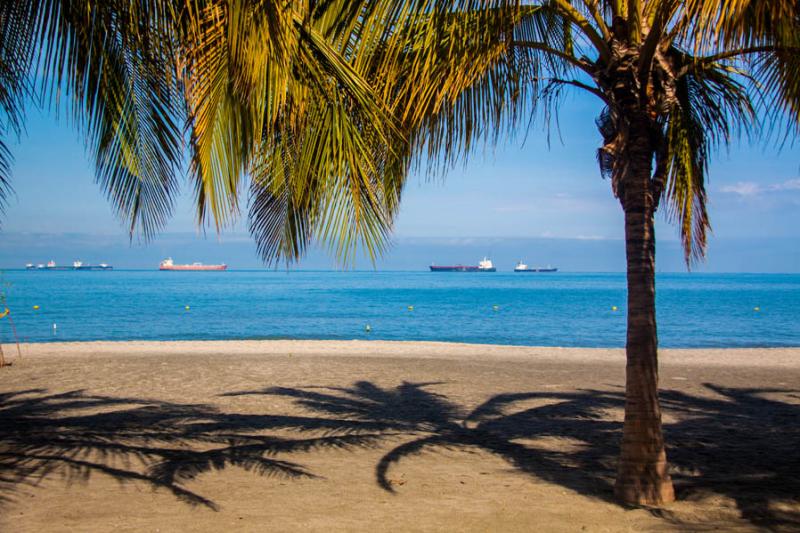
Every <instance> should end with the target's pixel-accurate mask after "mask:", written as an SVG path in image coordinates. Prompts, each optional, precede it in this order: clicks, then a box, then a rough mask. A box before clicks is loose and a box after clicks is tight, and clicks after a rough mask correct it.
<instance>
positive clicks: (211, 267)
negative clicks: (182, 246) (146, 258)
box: [158, 265, 228, 272]
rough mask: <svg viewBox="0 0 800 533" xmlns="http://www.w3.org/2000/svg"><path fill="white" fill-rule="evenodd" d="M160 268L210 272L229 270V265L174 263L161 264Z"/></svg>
mask: <svg viewBox="0 0 800 533" xmlns="http://www.w3.org/2000/svg"><path fill="white" fill-rule="evenodd" d="M158 269H159V270H167V271H170V270H171V271H178V272H209V271H212V272H213V271H220V270H227V269H228V265H172V266H160V267H158Z"/></svg>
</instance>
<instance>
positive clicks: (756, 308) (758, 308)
mask: <svg viewBox="0 0 800 533" xmlns="http://www.w3.org/2000/svg"><path fill="white" fill-rule="evenodd" d="M753 311H755V312H759V311H761V308H760V307H754V308H753Z"/></svg>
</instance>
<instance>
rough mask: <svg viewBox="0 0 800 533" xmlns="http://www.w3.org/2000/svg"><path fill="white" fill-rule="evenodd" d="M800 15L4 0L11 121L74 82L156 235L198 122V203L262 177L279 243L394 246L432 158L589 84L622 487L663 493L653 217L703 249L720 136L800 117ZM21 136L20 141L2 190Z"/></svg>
mask: <svg viewBox="0 0 800 533" xmlns="http://www.w3.org/2000/svg"><path fill="white" fill-rule="evenodd" d="M799 13H800V7H799V6H798V5H797V4H796V2H794V1H790V0H774V1H770V2H763V1H761V0H728V1H724V2H723V1H719V0H687V1H679V0H541V1H531V2H525V3H524V4H522V3H521V2H518V1H514V0H492V1H480V2H479V1H475V0H398V1H390V0H362V1H349V0H328V1H325V2H320V1H317V0H303V1H298V2H282V1H278V0H226V1H219V2H215V1H211V0H141V1H139V2H135V3H132V2H121V1H120V2H117V1H101V0H37V1H30V2H23V1H21V0H20V1H18V2H4V3H2V4H1V5H0V119H2V120H0V126H2V131H3V132H10V133H12V134H13V133H14V132H18V131H19V130H20V128H21V124H22V119H23V113H22V111H23V108H24V104H25V101H26V99H27V98H29V97H31V96H35V97H39V98H42V99H44V100H46V101H50V102H53V104H54V105H55V106H59V105H60V101H61V100H60V99H61V98H62V97H63V96H66V97H67V98H65V99H64V100H66V101H67V102H68V103H69V109H70V110H71V113H72V115H73V118H74V120H75V122H76V123H77V124H78V125H79V126H82V127H83V128H84V130H85V132H86V134H87V139H88V141H89V143H88V144H89V146H90V147H91V149H92V151H93V153H94V156H95V159H96V167H97V177H98V181H99V183H100V184H101V186H102V188H103V190H104V191H105V192H106V194H107V195H108V196H109V198H110V200H111V201H112V203H113V205H114V206H115V207H116V208H117V210H118V212H119V214H120V217H121V218H122V219H123V220H124V221H126V223H127V224H128V227H129V229H130V231H131V234H133V233H134V232H137V231H138V232H140V233H141V234H143V235H144V236H145V237H148V236H150V235H152V234H153V233H154V232H156V231H157V230H158V229H159V228H160V227H161V226H162V225H163V223H164V221H165V220H166V218H167V217H168V216H169V214H170V211H171V208H172V202H173V198H174V195H175V192H176V189H177V182H178V176H179V174H180V170H181V162H182V158H183V153H184V149H183V148H184V141H186V143H185V144H186V145H188V152H189V159H190V161H191V165H190V169H189V171H190V175H191V177H192V179H193V181H194V183H195V185H196V187H195V189H196V197H197V208H198V220H199V221H200V223H205V221H207V220H212V221H213V223H214V224H215V225H216V227H217V228H220V227H223V226H225V225H226V224H227V223H229V222H230V221H231V220H233V219H234V218H235V217H236V216H237V215H238V213H239V200H240V195H241V189H242V188H243V184H244V183H246V181H245V179H248V180H249V183H250V228H251V232H252V233H253V235H254V237H255V239H256V242H257V244H258V248H259V251H260V253H261V254H262V256H263V257H264V259H265V260H267V261H280V260H285V261H292V260H295V259H298V258H299V257H301V256H302V254H303V253H304V251H305V249H306V247H307V246H308V244H309V243H310V242H312V241H314V240H320V241H323V242H327V243H328V244H329V245H330V247H331V250H332V251H333V252H334V253H335V254H336V255H337V256H338V257H340V258H342V259H343V260H344V261H347V260H348V258H349V257H351V256H352V252H353V251H354V250H356V249H357V248H358V247H363V248H364V249H366V250H368V251H369V252H370V253H371V254H377V253H380V252H381V250H382V246H383V245H384V243H385V241H386V239H387V237H388V235H389V234H390V231H391V227H392V219H393V216H394V214H395V213H396V210H397V206H398V205H399V201H400V196H401V191H402V187H403V183H404V180H405V177H406V175H407V173H408V169H409V167H410V165H411V164H413V163H414V162H415V161H419V160H422V159H424V158H433V157H438V161H440V162H441V167H442V168H446V167H447V166H449V164H451V163H454V162H455V161H457V160H461V159H463V158H464V157H466V156H467V155H468V153H469V152H470V150H471V149H472V147H473V146H474V145H475V143H476V142H479V141H490V142H492V141H497V140H498V138H499V136H500V135H501V134H502V133H503V132H507V131H513V130H514V129H515V128H514V127H515V126H516V125H517V124H518V123H519V121H520V120H526V121H527V119H528V118H529V117H530V116H531V113H534V112H537V111H538V110H543V111H544V114H545V116H548V115H549V114H550V112H552V111H553V109H554V108H555V106H557V105H558V102H559V99H560V97H561V96H562V95H563V94H564V93H565V90H566V89H575V90H584V91H588V92H589V93H591V94H593V95H595V96H596V97H598V98H599V99H600V100H602V101H603V103H604V105H605V110H604V111H603V113H602V114H601V115H600V117H599V118H598V120H597V126H598V129H599V130H600V133H601V135H602V137H603V145H602V147H601V148H600V150H599V151H598V160H599V163H600V169H601V172H602V173H603V175H604V176H607V177H608V178H610V182H611V186H612V191H613V193H614V195H615V196H616V197H617V198H618V199H619V201H620V203H621V205H622V208H623V210H624V212H625V236H626V252H627V265H628V335H627V343H626V353H627V358H628V364H627V383H626V386H627V400H626V405H625V426H624V434H623V442H622V452H621V458H620V466H619V475H618V480H617V485H616V492H617V495H618V497H619V498H620V499H621V500H622V501H625V502H633V503H662V502H667V501H669V500H671V499H672V498H673V491H672V485H671V482H670V479H669V475H668V472H667V463H666V456H665V451H664V442H663V437H662V433H661V422H660V408H659V403H658V394H657V389H658V372H657V370H658V367H657V335H656V322H655V282H654V277H655V276H654V257H655V237H654V232H653V220H654V215H655V212H656V209H657V208H658V206H659V204H660V203H661V201H662V200H663V201H664V203H665V204H666V208H667V212H668V216H669V217H671V218H672V219H673V220H675V221H676V222H677V224H678V226H679V228H680V233H681V236H682V239H683V243H684V248H685V251H686V258H687V262H690V261H692V260H695V259H698V258H700V257H701V256H702V255H703V253H704V250H705V243H706V231H707V229H708V216H707V213H706V208H705V201H706V193H705V189H704V181H705V174H706V169H707V164H708V160H709V157H710V155H711V152H712V151H713V149H714V148H715V147H716V146H718V145H720V144H725V143H727V142H728V141H729V140H730V138H731V136H732V135H733V134H734V133H735V132H736V131H737V130H743V131H745V132H752V133H758V132H759V131H760V130H762V129H764V128H762V127H761V125H762V124H761V123H762V122H764V123H766V124H775V123H777V121H778V120H779V119H783V118H784V117H788V119H789V120H788V122H787V123H788V124H792V125H794V124H797V122H798V118H799V117H800V78H798V76H797V73H798V72H800V69H798V67H800V54H798V53H797V52H798V50H799V49H800V48H799V46H800V43H798V41H800V36H798V31H797V27H798V21H800V16H799ZM759 106H762V107H763V108H764V109H763V110H761V109H759ZM182 125H185V128H182ZM790 127H792V126H790ZM184 131H185V132H186V133H185V134H184ZM785 131H786V133H788V132H789V130H788V129H787V130H785ZM9 157H10V155H9V153H8V151H7V150H6V148H5V145H0V185H2V187H0V191H2V193H0V200H2V199H3V198H4V194H5V192H6V191H7V188H6V185H7V182H8V180H7V178H8V175H9ZM0 205H1V203H0Z"/></svg>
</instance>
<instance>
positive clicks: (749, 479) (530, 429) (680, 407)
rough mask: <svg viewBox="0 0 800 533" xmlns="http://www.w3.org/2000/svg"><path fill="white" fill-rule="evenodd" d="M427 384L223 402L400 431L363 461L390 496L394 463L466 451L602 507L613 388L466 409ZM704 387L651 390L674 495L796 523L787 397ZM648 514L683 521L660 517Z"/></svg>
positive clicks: (792, 405)
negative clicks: (289, 402) (286, 404)
mask: <svg viewBox="0 0 800 533" xmlns="http://www.w3.org/2000/svg"><path fill="white" fill-rule="evenodd" d="M431 385H432V384H427V383H409V382H403V383H401V384H400V385H398V386H397V387H393V388H381V387H379V386H377V385H375V384H372V383H369V382H364V381H361V382H356V383H355V384H354V385H353V386H351V387H303V388H274V387H270V388H266V389H263V390H258V391H241V392H234V393H229V395H258V394H263V395H277V396H283V397H288V398H291V399H293V400H294V401H295V402H296V403H297V404H298V405H300V406H302V407H303V408H304V409H306V410H309V411H312V412H314V413H317V414H319V415H320V417H321V420H324V425H325V426H326V427H329V428H331V430H333V431H336V432H340V433H345V434H346V433H348V432H352V431H358V430H359V429H360V428H362V427H368V428H371V429H374V430H377V431H384V432H391V434H393V435H398V434H400V435H405V436H406V438H405V439H403V442H401V443H400V444H398V445H396V446H394V447H393V448H391V449H390V450H389V451H388V452H387V453H385V454H384V455H383V457H382V458H381V459H380V460H379V462H378V464H376V465H375V480H376V483H377V484H378V485H379V486H380V487H381V488H383V489H385V490H386V491H388V492H392V493H394V492H395V491H396V489H395V487H394V485H393V483H392V479H391V476H390V474H389V472H390V470H391V468H392V467H393V466H395V465H397V464H398V463H399V462H400V461H402V460H406V459H409V458H411V457H413V456H416V455H419V454H422V453H426V452H429V451H436V450H442V449H466V448H478V449H482V450H484V451H487V452H489V453H492V454H494V455H496V456H498V457H500V458H502V459H504V460H505V461H506V462H508V463H509V464H510V465H512V466H513V467H514V468H515V469H516V470H518V471H521V472H524V473H526V474H529V475H531V476H533V477H536V478H538V479H542V480H546V481H548V482H551V483H555V484H558V485H560V486H563V487H566V488H569V489H571V490H574V491H576V492H578V493H580V494H583V495H587V496H590V497H593V498H600V499H603V500H606V501H612V493H613V480H614V475H615V469H616V468H615V467H616V456H617V453H618V449H619V447H618V446H619V440H620V438H621V432H622V424H621V421H619V420H620V417H614V416H612V415H611V414H610V413H611V411H613V410H618V412H620V413H621V410H622V408H623V405H624V393H623V392H622V391H620V390H618V389H614V390H578V391H575V392H527V393H504V394H498V395H495V396H492V397H491V398H489V399H488V400H486V401H485V402H483V403H481V404H480V405H478V406H477V407H475V408H474V409H472V410H470V411H467V410H465V409H464V408H463V407H461V406H459V405H457V404H455V403H453V402H451V401H450V400H448V399H447V398H446V397H444V396H442V395H440V394H437V393H435V392H432V391H431V390H428V388H429V387H430V386H431ZM704 387H705V389H706V391H705V392H704V393H703V394H702V395H691V394H688V393H685V392H680V391H674V390H666V391H663V392H662V402H663V407H664V410H665V412H668V413H669V414H670V415H671V416H673V417H675V418H676V420H677V421H676V422H673V423H668V424H665V433H666V438H667V442H668V447H669V449H668V454H669V458H670V461H671V464H672V468H673V473H672V475H673V479H674V481H675V485H676V489H677V491H678V494H679V497H680V498H681V499H685V500H691V499H697V498H702V497H703V496H704V495H708V494H718V495H723V496H727V497H729V498H730V499H732V500H733V501H734V502H735V503H736V506H737V508H738V511H739V514H740V516H741V518H742V519H744V520H747V521H749V522H750V523H752V524H754V525H756V526H759V527H766V528H778V529H781V528H790V529H791V528H795V527H800V513H798V512H797V511H796V509H798V508H800V497H798V495H800V478H798V476H797V473H798V472H800V404H798V403H797V402H796V401H794V400H793V398H795V397H796V392H797V391H793V390H783V389H766V388H761V389H755V388H753V389H733V388H723V387H719V386H715V385H713V384H705V385H704ZM296 429H303V428H302V427H300V426H298V427H296ZM784 503H786V504H788V505H782V504H784ZM787 509H795V511H792V510H787ZM651 512H652V513H653V514H654V515H655V516H659V517H661V518H663V519H665V520H667V521H672V522H673V523H675V524H676V525H681V526H687V525H691V524H688V523H686V522H682V519H681V518H680V517H679V516H677V515H675V514H674V513H671V512H670V511H669V510H666V511H663V510H656V509H651Z"/></svg>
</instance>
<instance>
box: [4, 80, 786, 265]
mask: <svg viewBox="0 0 800 533" xmlns="http://www.w3.org/2000/svg"><path fill="white" fill-rule="evenodd" d="M592 98H593V97H588V96H587V97H583V96H580V95H575V96H573V97H568V98H567V100H566V101H565V102H564V104H563V105H562V106H561V111H560V130H559V131H556V130H552V131H551V142H550V145H549V147H548V143H547V141H546V135H545V134H544V132H543V130H542V128H541V127H539V126H534V127H533V129H532V130H531V131H530V132H529V134H528V135H527V138H526V139H525V142H524V143H523V142H522V137H523V136H522V135H520V136H518V138H516V139H511V140H508V141H506V142H503V143H501V145H499V146H497V147H496V148H492V147H489V148H488V149H486V150H478V151H477V152H476V153H475V154H474V155H473V156H472V157H471V158H470V160H469V162H468V164H467V165H464V166H458V167H456V168H455V169H453V170H451V171H450V172H449V173H448V174H447V175H446V176H445V177H444V179H436V180H434V181H431V180H428V179H426V177H425V176H420V175H412V176H411V177H410V178H409V180H408V184H407V188H406V190H405V192H404V198H403V204H402V209H401V213H400V216H399V218H398V220H397V224H396V229H395V238H394V244H393V246H392V248H391V249H390V251H389V253H388V254H387V255H386V256H385V257H384V258H383V260H382V261H381V262H379V264H378V267H379V268H386V269H391V268H397V269H417V268H425V266H426V265H427V264H429V263H430V262H431V261H435V262H437V263H440V264H441V263H446V262H449V261H454V262H456V261H458V262H475V261H477V260H478V259H479V258H480V257H478V256H479V255H480V256H482V255H484V254H492V255H493V256H494V257H493V258H494V259H495V262H496V263H498V266H501V267H506V266H508V267H509V268H510V267H511V266H513V264H511V262H512V261H515V260H516V259H525V260H526V261H527V262H529V263H535V264H548V263H549V264H557V265H558V266H560V267H561V268H562V269H565V270H601V271H608V270H623V269H624V257H623V253H624V247H622V244H621V239H622V236H623V225H622V212H621V209H620V207H619V204H618V202H617V201H616V200H615V199H614V198H613V196H612V195H611V191H610V186H609V183H608V182H607V181H605V180H603V179H601V178H600V175H599V173H598V170H597V165H596V161H595V152H596V150H597V147H598V145H599V142H600V139H599V135H598V133H597V131H596V129H595V126H594V118H595V117H596V116H597V114H598V112H599V105H597V104H596V103H595V102H594V101H593V99H592ZM796 144H797V143H796ZM11 148H12V150H13V153H14V156H15V164H14V168H13V186H14V189H15V191H16V194H15V196H14V197H12V198H11V201H10V203H9V206H8V208H7V210H6V214H5V217H4V220H3V229H2V234H0V239H2V242H3V245H2V247H0V267H5V268H13V267H18V266H20V265H22V264H24V263H26V262H28V261H32V262H43V261H46V260H48V259H50V258H54V259H56V260H57V261H59V262H62V263H66V262H69V261H72V260H73V259H77V258H81V259H83V260H85V261H92V262H98V261H108V262H112V263H114V264H116V265H117V266H119V267H137V268H147V267H149V266H151V265H154V264H155V263H157V261H158V259H159V258H161V257H163V256H166V255H171V256H174V257H175V258H176V259H178V260H181V261H194V260H202V261H226V262H228V263H229V264H231V265H232V266H234V267H237V266H238V267H240V268H255V267H258V266H259V265H260V263H259V260H258V258H257V256H256V254H255V247H254V246H253V244H252V242H251V241H250V239H249V237H248V236H247V234H246V225H245V223H244V221H240V222H239V223H237V224H236V225H235V226H233V227H232V228H229V229H227V230H226V231H224V232H223V233H222V234H220V235H217V234H216V233H215V232H214V231H213V230H209V231H208V232H206V233H205V234H204V232H202V231H198V229H197V227H196V225H195V222H194V213H193V203H192V195H191V189H190V187H189V186H188V183H187V185H186V187H185V190H184V192H183V194H182V195H181V197H180V200H179V201H178V204H177V206H176V210H175V215H174V217H173V218H172V220H171V221H170V223H169V225H168V226H167V227H166V228H165V230H164V233H163V235H161V236H160V237H159V238H157V239H155V241H153V242H151V243H148V244H143V243H138V242H134V243H129V242H128V240H127V235H126V231H125V229H124V228H123V227H122V226H121V224H120V223H119V221H117V220H116V219H115V218H114V216H113V213H112V210H111V208H110V206H109V204H108V202H107V201H106V200H105V198H104V197H103V194H102V193H101V191H100V190H99V187H98V186H97V185H96V184H95V183H94V177H93V170H92V167H91V165H90V164H89V162H88V158H87V157H86V153H85V150H84V146H83V141H82V139H81V136H80V134H79V133H77V132H76V131H75V130H74V129H73V128H72V127H71V126H70V125H68V124H67V123H66V121H63V120H62V121H61V122H58V121H56V120H55V118H54V117H53V116H52V115H51V114H50V113H47V112H41V111H38V110H36V109H31V111H30V112H29V113H28V120H27V131H26V133H25V134H24V135H23V137H22V139H21V140H20V142H19V143H11ZM708 190H709V196H710V213H711V218H712V225H713V228H714V233H713V235H712V237H711V243H710V246H709V257H708V261H707V263H706V264H705V265H702V266H701V267H700V270H708V271H783V272H797V271H800V246H798V242H799V241H798V238H800V224H798V222H800V219H799V218H798V212H800V210H799V209H798V207H800V145H798V146H784V147H783V148H782V150H777V148H776V147H775V146H771V145H770V146H768V145H767V143H765V142H749V141H747V140H746V139H742V140H737V141H736V142H734V144H733V145H732V146H731V147H730V151H729V152H726V151H724V150H722V151H721V152H720V153H719V154H717V156H716V157H715V159H714V161H713V162H712V165H711V171H710V180H709V183H708ZM657 233H658V239H659V248H658V249H659V253H658V257H659V268H661V269H662V270H667V271H675V270H678V271H679V270H681V269H682V268H683V267H682V264H681V260H680V250H679V247H678V244H677V241H676V239H677V234H676V231H675V229H674V228H673V227H672V226H670V225H668V224H666V223H665V222H664V220H663V217H661V216H659V223H658V228H657ZM51 256H52V257H51ZM505 263H509V265H506V264H505ZM300 266H301V267H304V268H328V267H332V266H335V263H334V262H333V261H332V260H331V259H330V258H329V257H327V255H326V254H325V253H324V252H322V251H313V252H312V253H311V254H310V255H309V257H308V258H307V259H306V260H305V261H304V262H303V263H301V265H300ZM357 266H358V267H360V268H370V264H369V262H368V261H365V260H360V261H359V262H358V263H357Z"/></svg>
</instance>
